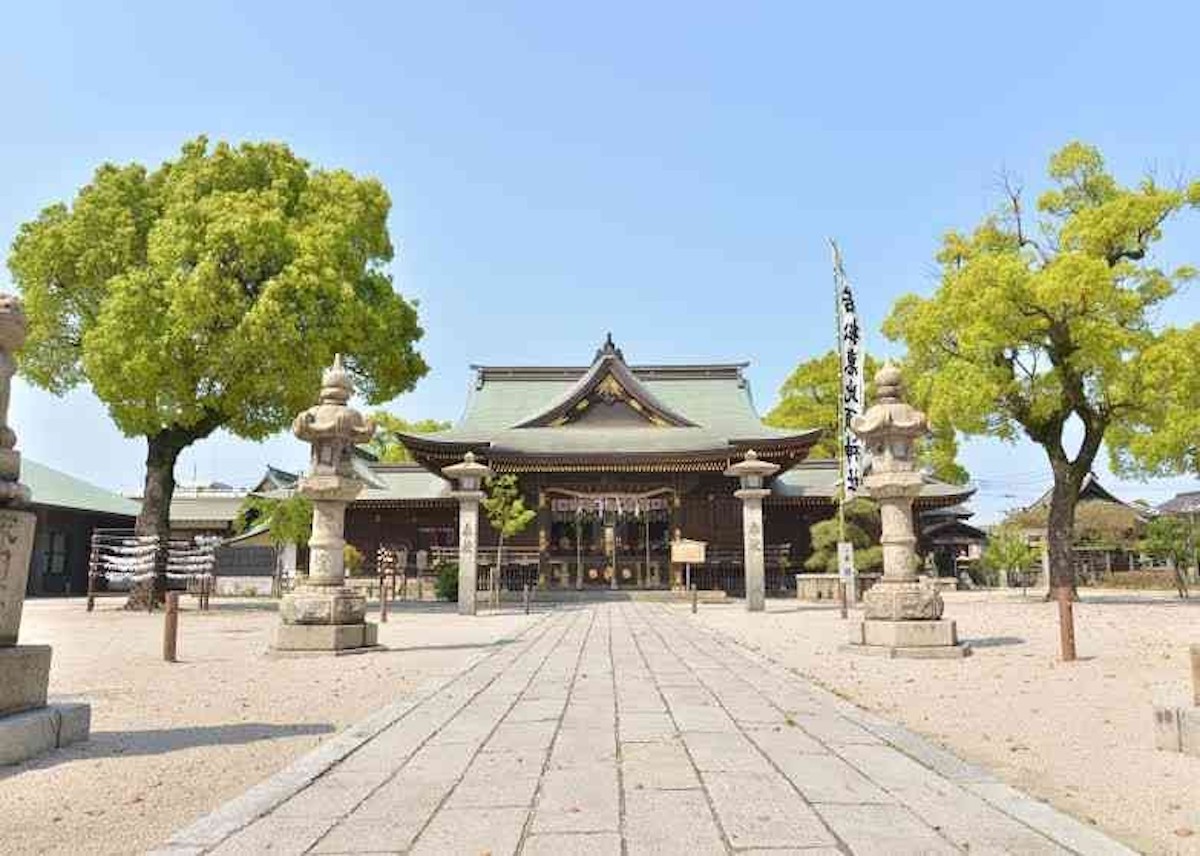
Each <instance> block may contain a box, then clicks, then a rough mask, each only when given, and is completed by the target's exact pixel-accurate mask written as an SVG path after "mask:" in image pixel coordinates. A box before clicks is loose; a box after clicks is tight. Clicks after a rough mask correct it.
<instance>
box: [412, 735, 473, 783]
mask: <svg viewBox="0 0 1200 856" xmlns="http://www.w3.org/2000/svg"><path fill="white" fill-rule="evenodd" d="M477 751H478V747H477V746H475V745H474V744H471V743H440V742H438V741H437V740H436V738H435V739H434V740H431V741H430V742H428V743H426V744H425V745H424V746H422V747H421V748H420V749H419V750H417V751H416V752H415V753H414V754H413V755H412V757H411V758H409V760H408V763H407V764H405V765H404V766H403V767H402V768H401V770H400V773H399V775H401V776H403V777H404V778H406V779H409V780H411V781H428V782H443V781H453V780H455V779H457V778H458V777H459V776H461V775H462V774H463V771H464V770H466V769H467V765H468V764H470V763H471V759H472V758H473V757H474V756H475V753H476V752H477Z"/></svg>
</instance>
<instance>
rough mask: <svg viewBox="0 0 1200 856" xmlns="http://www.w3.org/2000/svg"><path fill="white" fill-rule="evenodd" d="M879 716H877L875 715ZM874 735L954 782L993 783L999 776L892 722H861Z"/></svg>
mask: <svg viewBox="0 0 1200 856" xmlns="http://www.w3.org/2000/svg"><path fill="white" fill-rule="evenodd" d="M872 718H877V717H872ZM860 724H865V725H866V728H867V729H868V730H869V731H871V732H872V733H873V734H875V735H877V736H879V737H882V738H883V739H884V740H886V741H887V742H888V743H891V744H892V745H893V746H895V747H897V748H898V749H901V750H903V752H904V754H906V755H910V756H912V757H913V758H915V759H916V760H918V761H920V762H921V763H922V764H924V765H925V766H926V767H929V768H930V769H931V770H933V771H934V772H936V773H938V774H940V775H942V776H945V777H946V778H947V779H949V780H950V781H952V782H994V781H996V777H995V776H994V775H992V774H991V773H989V772H988V771H987V770H985V769H983V768H982V767H977V766H975V765H974V764H969V763H967V762H966V761H964V760H962V759H961V758H959V757H958V756H957V755H955V754H954V753H953V752H951V751H949V750H948V749H944V748H943V747H941V746H937V745H935V744H934V743H931V742H930V741H929V740H927V739H925V738H924V737H921V736H919V735H917V734H914V733H913V732H911V731H909V730H908V729H907V728H905V727H904V726H902V725H896V724H893V723H860Z"/></svg>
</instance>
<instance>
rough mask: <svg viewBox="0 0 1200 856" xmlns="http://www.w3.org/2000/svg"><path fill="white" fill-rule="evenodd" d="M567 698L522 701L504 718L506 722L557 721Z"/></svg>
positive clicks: (564, 696)
mask: <svg viewBox="0 0 1200 856" xmlns="http://www.w3.org/2000/svg"><path fill="white" fill-rule="evenodd" d="M566 700H567V697H566V695H565V694H564V695H563V696H562V698H534V699H524V698H523V699H522V700H521V701H519V702H517V703H516V705H514V706H513V709H512V711H511V712H510V713H509V714H508V716H507V717H505V721H506V722H538V721H541V720H545V719H558V718H559V717H561V716H562V713H563V709H564V707H565V706H566Z"/></svg>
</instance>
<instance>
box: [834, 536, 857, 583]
mask: <svg viewBox="0 0 1200 856" xmlns="http://www.w3.org/2000/svg"><path fill="white" fill-rule="evenodd" d="M837 547H838V551H837V555H838V576H839V577H841V579H842V582H844V583H848V582H852V581H853V580H854V545H853V544H852V543H850V542H849V541H838V545H837Z"/></svg>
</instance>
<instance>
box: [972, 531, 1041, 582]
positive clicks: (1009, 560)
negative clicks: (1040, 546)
mask: <svg viewBox="0 0 1200 856" xmlns="http://www.w3.org/2000/svg"><path fill="white" fill-rule="evenodd" d="M1036 561H1037V552H1036V551H1035V550H1034V549H1033V548H1032V547H1031V546H1029V542H1028V541H1027V540H1025V535H1024V534H1023V533H1022V532H1021V530H1020V529H1019V528H1018V527H1017V526H1015V525H1007V526H1000V527H998V528H997V529H996V530H995V531H993V532H992V533H991V534H990V535H989V536H988V542H987V546H986V547H985V548H984V550H983V558H982V562H983V566H984V567H985V568H986V569H987V570H988V571H990V572H991V573H992V574H993V575H995V577H996V578H997V581H998V582H1000V583H1001V584H1003V580H1005V579H1006V578H1007V576H1008V574H1010V573H1017V572H1020V571H1022V570H1024V569H1025V568H1027V567H1029V566H1030V565H1032V564H1033V563H1034V562H1036Z"/></svg>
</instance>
